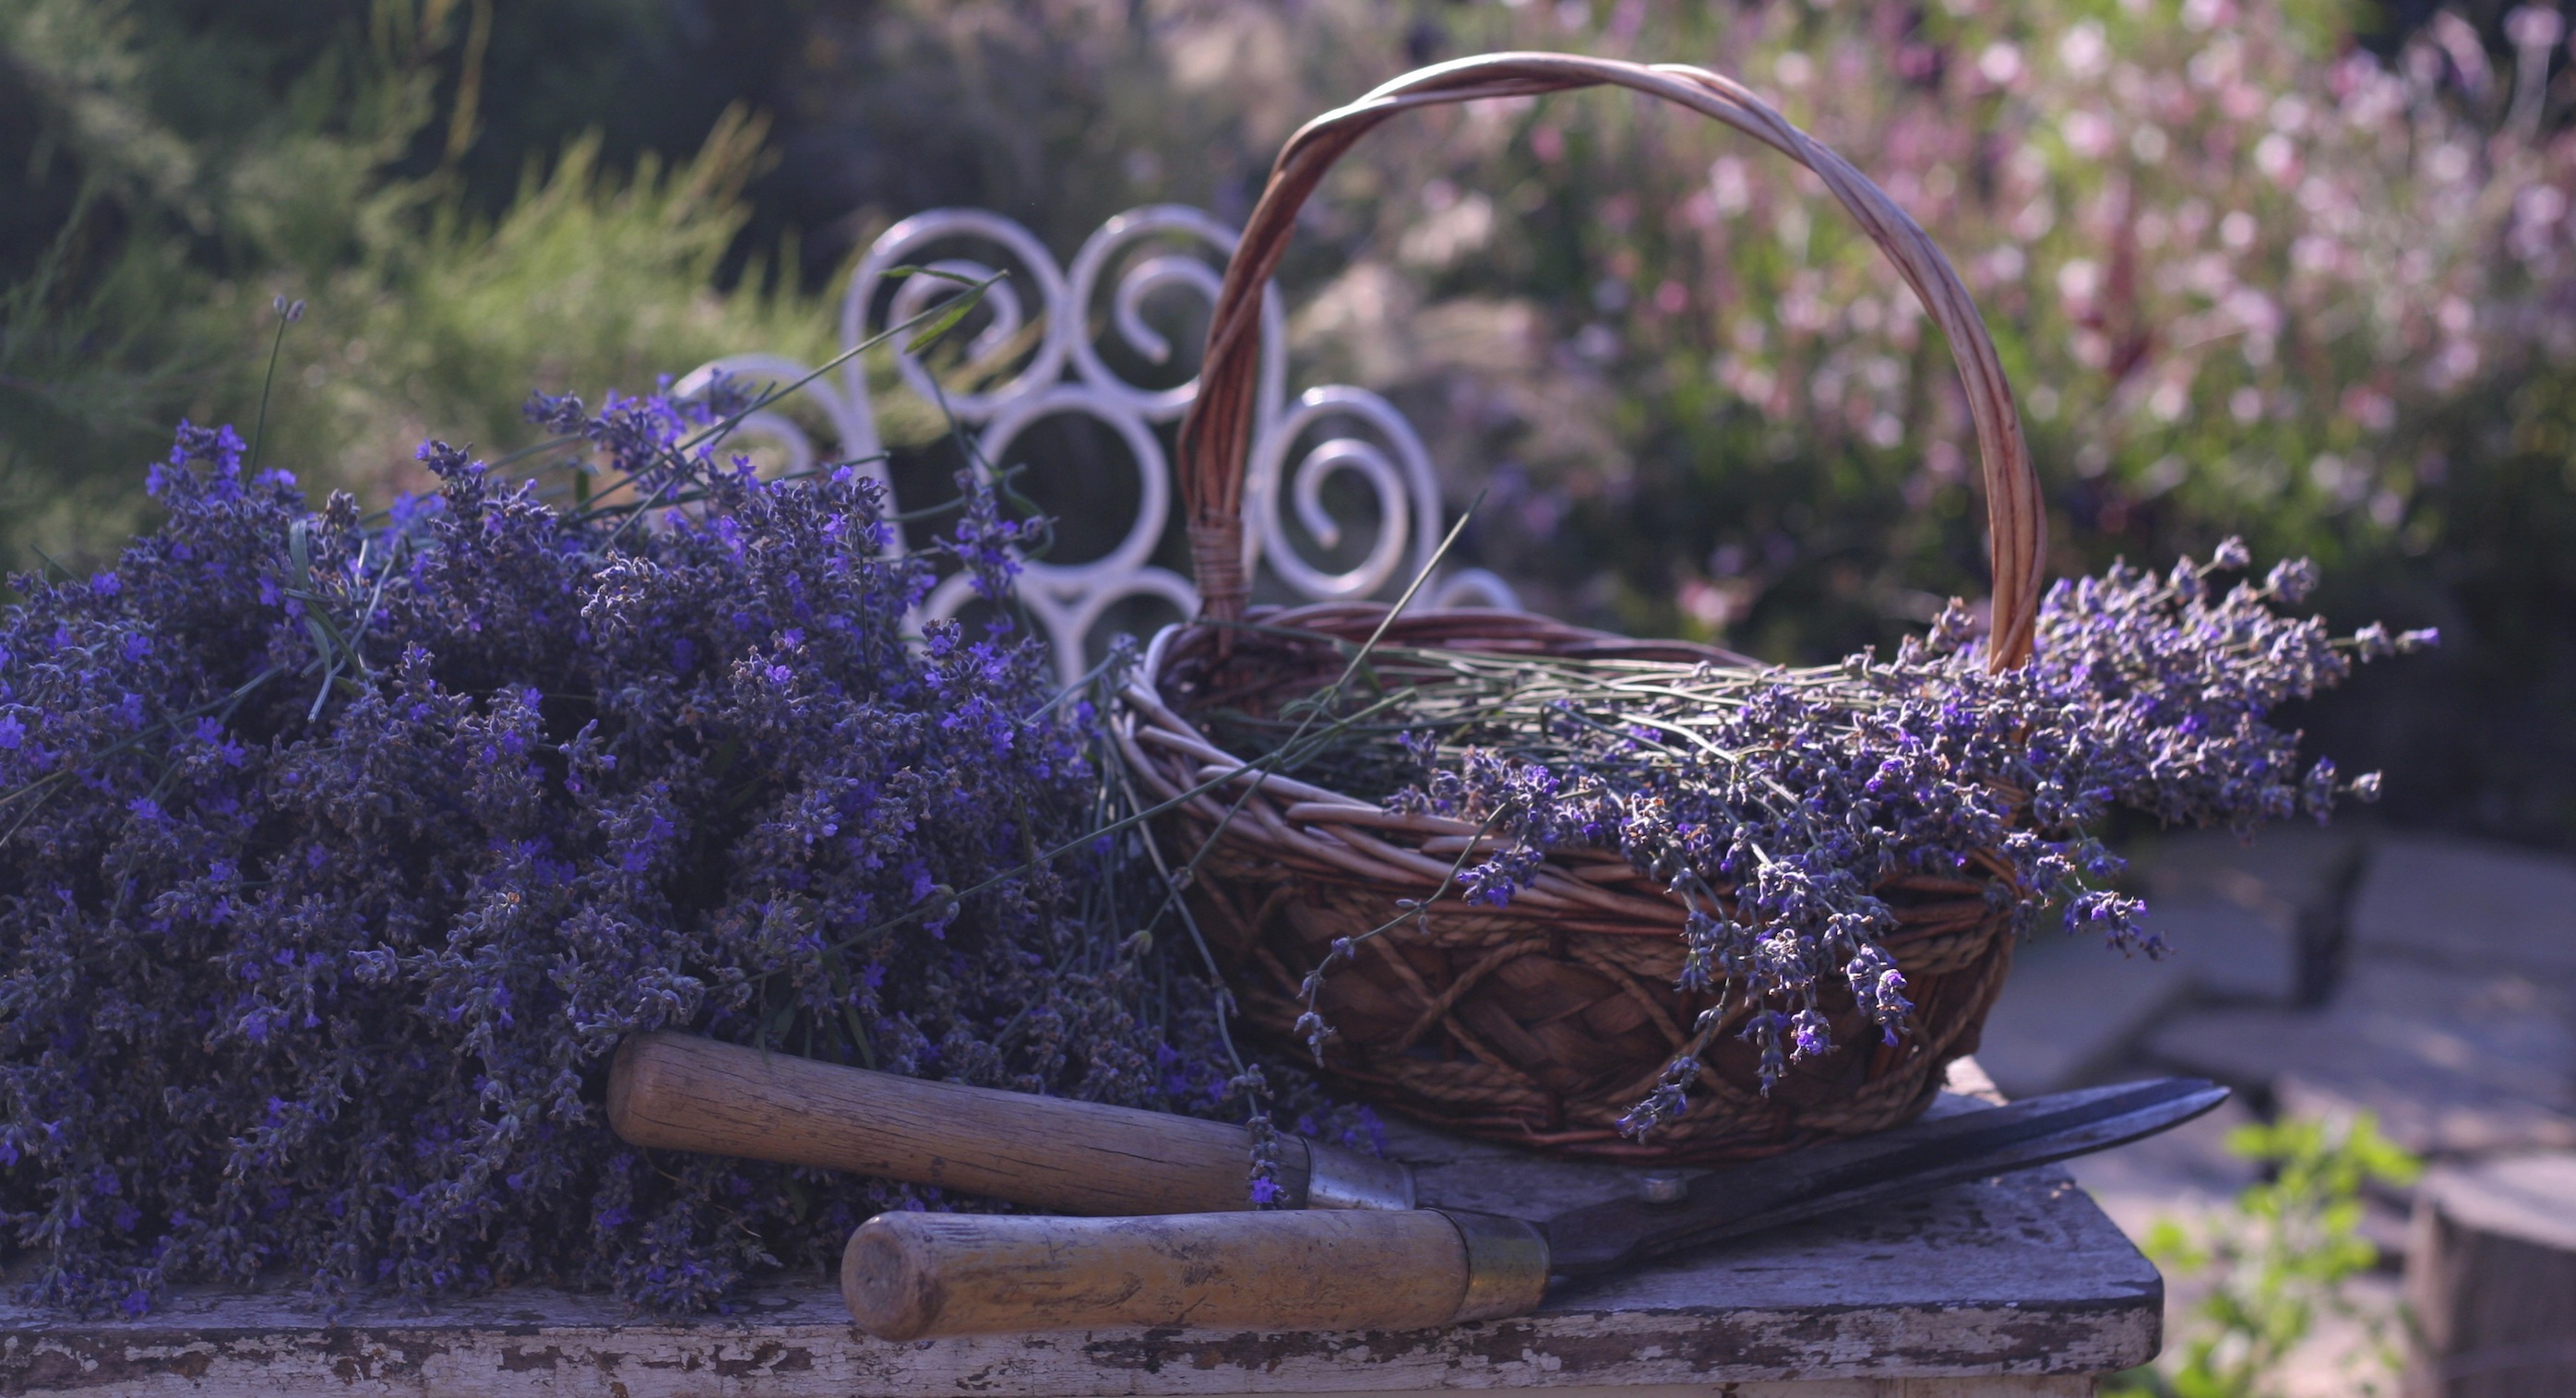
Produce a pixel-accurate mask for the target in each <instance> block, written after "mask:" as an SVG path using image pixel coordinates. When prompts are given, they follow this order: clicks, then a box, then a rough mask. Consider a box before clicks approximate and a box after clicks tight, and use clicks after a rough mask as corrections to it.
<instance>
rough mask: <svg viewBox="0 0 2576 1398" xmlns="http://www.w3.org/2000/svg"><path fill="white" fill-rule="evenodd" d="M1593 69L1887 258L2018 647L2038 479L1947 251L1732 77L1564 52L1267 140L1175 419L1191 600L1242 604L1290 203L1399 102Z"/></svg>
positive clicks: (1425, 75) (2038, 523) (1996, 632)
mask: <svg viewBox="0 0 2576 1398" xmlns="http://www.w3.org/2000/svg"><path fill="white" fill-rule="evenodd" d="M1604 84H1607V85H1611V86H1616V87H1625V88H1630V89H1633V90H1635V91H1638V92H1642V93H1646V94H1648V95H1649V96H1654V97H1661V98H1663V99H1665V100H1666V101H1669V102H1675V103H1679V104H1680V105H1682V106H1685V107H1688V108H1690V109H1692V110H1693V111H1696V112H1699V113H1702V114H1703V115H1706V116H1709V117H1713V118H1715V119H1717V120H1719V121H1722V122H1724V123H1726V124H1727V125H1729V126H1732V127H1734V128H1735V129H1736V130H1738V131H1742V132H1744V133H1745V134H1746V135H1748V136H1751V137H1753V138H1754V139H1756V140H1759V141H1761V142H1762V143H1763V144H1764V145H1767V146H1770V147H1771V148H1772V149H1774V150H1777V151H1779V152H1780V153H1781V154H1783V155H1786V156H1788V157H1789V158H1790V159H1792V160H1795V161H1797V162H1798V163H1799V164H1801V165H1804V166H1806V167H1807V168H1808V169H1810V170H1813V171H1815V172H1816V174H1817V175H1818V176H1819V177H1820V178H1822V179H1823V180H1824V182H1825V186H1826V187H1827V188H1828V189H1831V190H1832V191H1833V192H1834V197H1835V198H1837V199H1839V200H1841V201H1842V205H1843V207H1844V208H1845V209H1848V210H1850V211H1851V215H1852V217H1853V218H1854V219H1856V220H1858V221H1859V223H1860V226H1861V229H1862V231H1863V232H1866V233H1867V234H1869V236H1870V237H1871V239H1872V240H1874V241H1876V242H1877V244H1878V245H1879V247H1880V248H1881V249H1883V250H1884V251H1885V252H1886V253H1887V257H1888V260H1889V261H1891V262H1893V263H1895V264H1896V270H1897V272H1898V274H1899V275H1901V276H1903V277H1904V278H1905V281H1906V284H1907V285H1908V286H1910V287H1912V288H1913V289H1914V294H1915V296H1916V298H1917V299H1919V300H1920V301H1921V302H1922V303H1923V305H1924V307H1925V308H1926V309H1927V310H1929V311H1930V312H1931V315H1932V319H1933V320H1934V321H1936V322H1937V323H1939V325H1940V327H1941V331H1942V333H1943V334H1944V335H1946V336H1948V337H1949V341H1950V352H1951V355H1952V357H1953V358H1954V359H1955V360H1956V361H1957V363H1958V366H1959V377H1960V379H1961V380H1962V381H1963V382H1964V383H1965V384H1966V386H1967V390H1968V411H1969V414H1970V416H1971V417H1972V418H1973V419H1974V421H1975V424H1976V429H1977V450H1978V454H1979V456H1980V457H1981V458H1982V461H1983V464H1984V469H1985V490H1986V524H1987V533H1988V539H1987V548H1988V562H1989V564H1990V566H1991V569H1992V571H1993V574H1994V589H1995V599H1994V625H1993V637H1994V639H1993V644H1992V646H1991V647H1990V651H1989V653H1990V655H1991V658H1992V659H1991V663H1992V665H1993V667H1994V668H1995V669H1997V670H2003V669H2009V668H2011V667H2013V666H2016V665H2019V664H2021V663H2022V662H2024V661H2026V660H2028V659H2029V658H2030V653H2031V641H2032V634H2033V626H2034V623H2035V622H2036V620H2037V617H2038V611H2039V592H2040V584H2041V581H2042V577H2043V571H2044V568H2045V555H2046V553H2047V547H2046V546H2047V521H2046V519H2045V517H2044V515H2043V511H2042V508H2041V503H2040V494H2039V478H2038V476H2036V475H2035V474H2034V473H2033V472H2032V470H2031V465H2030V451H2029V448H2028V447H2027V446H2025V445H2024V444H2023V442H2022V434H2021V418H2020V416H2019V415H2018V414H2017V413H2016V412H2015V411H2014V409H2013V397H2012V386H2011V385H2010V384H2008V383H2006V382H2005V381H2004V371H2003V364H2002V362H2001V361H2000V360H1998V359H1997V358H1996V356H1995V346H1994V341H1993V340H1991V339H1989V338H1988V337H1987V335H1986V326H1985V322H1984V320H1982V319H1981V318H1980V317H1979V316H1978V314H1977V308H1976V305H1975V303H1974V302H1972V301H1970V300H1969V298H1968V289H1967V288H1966V287H1965V286H1963V285H1961V284H1960V282H1959V276H1958V273H1956V272H1954V271H1952V270H1951V268H1950V263H1949V260H1948V259H1946V258H1944V257H1943V256H1942V255H1941V250H1940V249H1939V248H1937V247H1935V246H1933V243H1932V239H1931V238H1930V236H1929V235H1927V234H1925V233H1924V231H1923V229H1922V227H1921V226H1920V225H1918V224H1916V223H1915V222H1914V220H1913V219H1912V218H1911V217H1909V216H1907V214H1906V212H1905V211H1904V210H1903V209H1900V208H1898V207H1897V206H1896V202H1895V201H1894V200H1892V199H1890V198H1888V197H1887V193H1886V191H1884V190H1881V189H1880V188H1879V187H1878V186H1877V185H1875V184H1872V183H1871V182H1870V181H1869V178H1868V177H1867V176H1865V175H1863V174H1861V173H1860V172H1859V171H1858V170H1855V169H1853V168H1852V166H1851V164H1850V162H1848V161H1846V160H1844V159H1843V158H1842V157H1841V156H1839V155H1836V154H1834V153H1833V152H1832V151H1830V150H1827V149H1826V148H1825V147H1823V146H1822V145H1819V144H1818V143H1817V142H1816V141H1815V140H1813V139H1812V138H1810V137H1809V136H1808V135H1807V133H1805V132H1803V131H1801V130H1799V129H1798V128H1797V127H1795V126H1792V125H1790V124H1789V122H1788V120H1787V119H1786V118H1784V117H1782V116H1781V115H1780V114H1779V113H1778V112H1775V111H1773V110H1771V108H1770V107H1769V106H1767V105H1765V104H1764V103H1763V102H1762V100H1761V99H1760V98H1757V97H1755V96H1754V95H1753V94H1752V93H1751V92H1749V91H1747V90H1746V89H1745V88H1744V87H1743V85H1742V84H1739V83H1737V82H1736V81H1734V80H1733V79H1731V78H1725V77H1721V76H1719V75H1718V74H1715V73H1712V72H1709V71H1707V70H1706V69H1702V68H1691V67H1686V66H1683V65H1681V64H1671V63H1666V64H1656V65H1653V66H1648V65H1645V64H1641V63H1624V62H1621V61H1619V60H1616V59H1608V58H1586V57H1582V56H1579V55H1575V54H1564V53H1495V54H1485V55H1483V56H1480V57H1475V58H1461V59H1456V60H1453V61H1451V62H1448V63H1440V64H1434V65H1433V66H1431V67H1428V68H1423V69H1420V70H1417V71H1415V72H1412V73H1408V74H1406V75H1405V76H1403V77H1400V78H1397V79H1395V80H1394V81H1393V82H1390V83H1387V84H1385V85H1384V86H1382V87H1380V88H1378V89H1377V90H1376V91H1374V92H1371V93H1370V94H1368V95H1367V96H1366V97H1363V98H1361V99H1360V100H1358V101H1356V102H1353V103H1352V104H1350V105H1349V106H1347V107H1343V108H1340V109H1339V110H1336V111H1330V112H1326V113H1324V114H1323V115H1322V116H1319V117H1317V118H1315V119H1314V120H1313V121H1310V122H1308V123H1306V125H1305V126H1304V127H1303V128H1301V129H1300V130H1299V131H1298V132H1297V134H1296V135H1294V136H1291V137H1290V138H1289V139H1288V145H1287V148H1286V149H1284V150H1282V151H1281V152H1280V153H1279V160H1278V162H1277V163H1276V164H1275V165H1273V166H1272V167H1271V171H1270V185H1269V188H1267V189H1265V190H1263V191H1262V195H1261V202H1260V204H1258V205H1257V206H1255V207H1254V209H1253V211H1252V218H1251V220H1250V221H1249V222H1248V223H1247V224H1246V225H1245V226H1244V230H1243V240H1242V242H1241V243H1240V244H1239V245H1238V246H1237V248H1236V250H1235V254H1234V259H1233V261H1232V262H1230V263H1229V264H1227V267H1226V271H1225V284H1224V286H1223V287H1222V288H1221V289H1220V290H1219V291H1218V293H1217V301H1216V312H1215V317H1214V319H1213V320H1212V321H1211V322H1210V324H1209V326H1208V347H1207V356H1206V359H1205V361H1204V362H1203V366H1202V369H1201V373H1200V380H1199V383H1200V388H1199V395H1198V400H1197V401H1196V402H1195V403H1193V404H1192V405H1191V406H1190V411H1189V416H1188V417H1186V418H1184V419H1183V420H1182V422H1181V435H1180V457H1181V464H1180V477H1181V495H1182V498H1183V500H1184V501H1185V502H1186V504H1187V506H1188V510H1189V536H1190V555H1191V563H1192V566H1193V567H1194V568H1195V569H1196V571H1197V574H1198V587H1199V595H1200V596H1201V597H1202V598H1204V599H1205V605H1204V615H1206V616H1207V617H1209V618H1211V619H1213V620H1218V621H1232V620H1235V619H1237V618H1239V617H1241V616H1242V614H1243V607H1244V601H1245V597H1246V593H1247V591H1248V585H1249V580H1248V579H1246V578H1245V576H1244V569H1243V488H1244V454H1245V451H1246V449H1247V447H1248V445H1249V441H1250V435H1251V432H1250V429H1251V426H1252V418H1253V413H1254V399H1255V389H1256V387H1257V381H1256V374H1257V371H1258V370H1259V368H1260V359H1261V296H1262V288H1263V286H1265V285H1266V284H1267V283H1268V282H1269V280H1270V274H1271V272H1272V271H1273V270H1274V269H1276V268H1277V266H1278V264H1279V258H1280V255H1281V254H1282V253H1283V252H1285V251H1286V250H1287V246H1288V238H1289V235H1290V234H1291V233H1292V232H1293V231H1295V228H1296V221H1297V210H1298V208H1299V207H1300V206H1302V205H1303V204H1304V203H1305V202H1306V198H1307V196H1308V195H1310V194H1312V193H1313V192H1314V190H1315V186H1316V185H1317V184H1319V183H1321V182H1322V180H1323V178H1324V172H1325V171H1327V170H1329V169H1331V168H1332V166H1333V162H1334V161H1336V160H1339V159H1341V157H1342V153H1343V152H1344V151H1347V150H1349V149H1350V148H1351V147H1352V146H1353V145H1355V144H1357V143H1358V141H1359V139H1360V137H1362V136H1364V135H1366V134H1368V132H1369V131H1370V130H1371V129H1372V128H1374V127H1375V126H1377V124H1378V123H1380V122H1382V121H1385V120H1386V119H1387V118H1389V117H1392V116H1394V115H1396V114H1397V113H1399V112H1404V111H1409V110H1411V109H1413V108H1415V107H1429V106H1436V105H1439V104H1441V103H1444V102H1472V101H1476V100H1478V99H1481V98H1487V97H1528V96H1535V95H1537V94H1539V93H1544V92H1562V91H1565V90H1568V89H1572V88H1581V87H1596V86H1601V85H1604Z"/></svg>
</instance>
